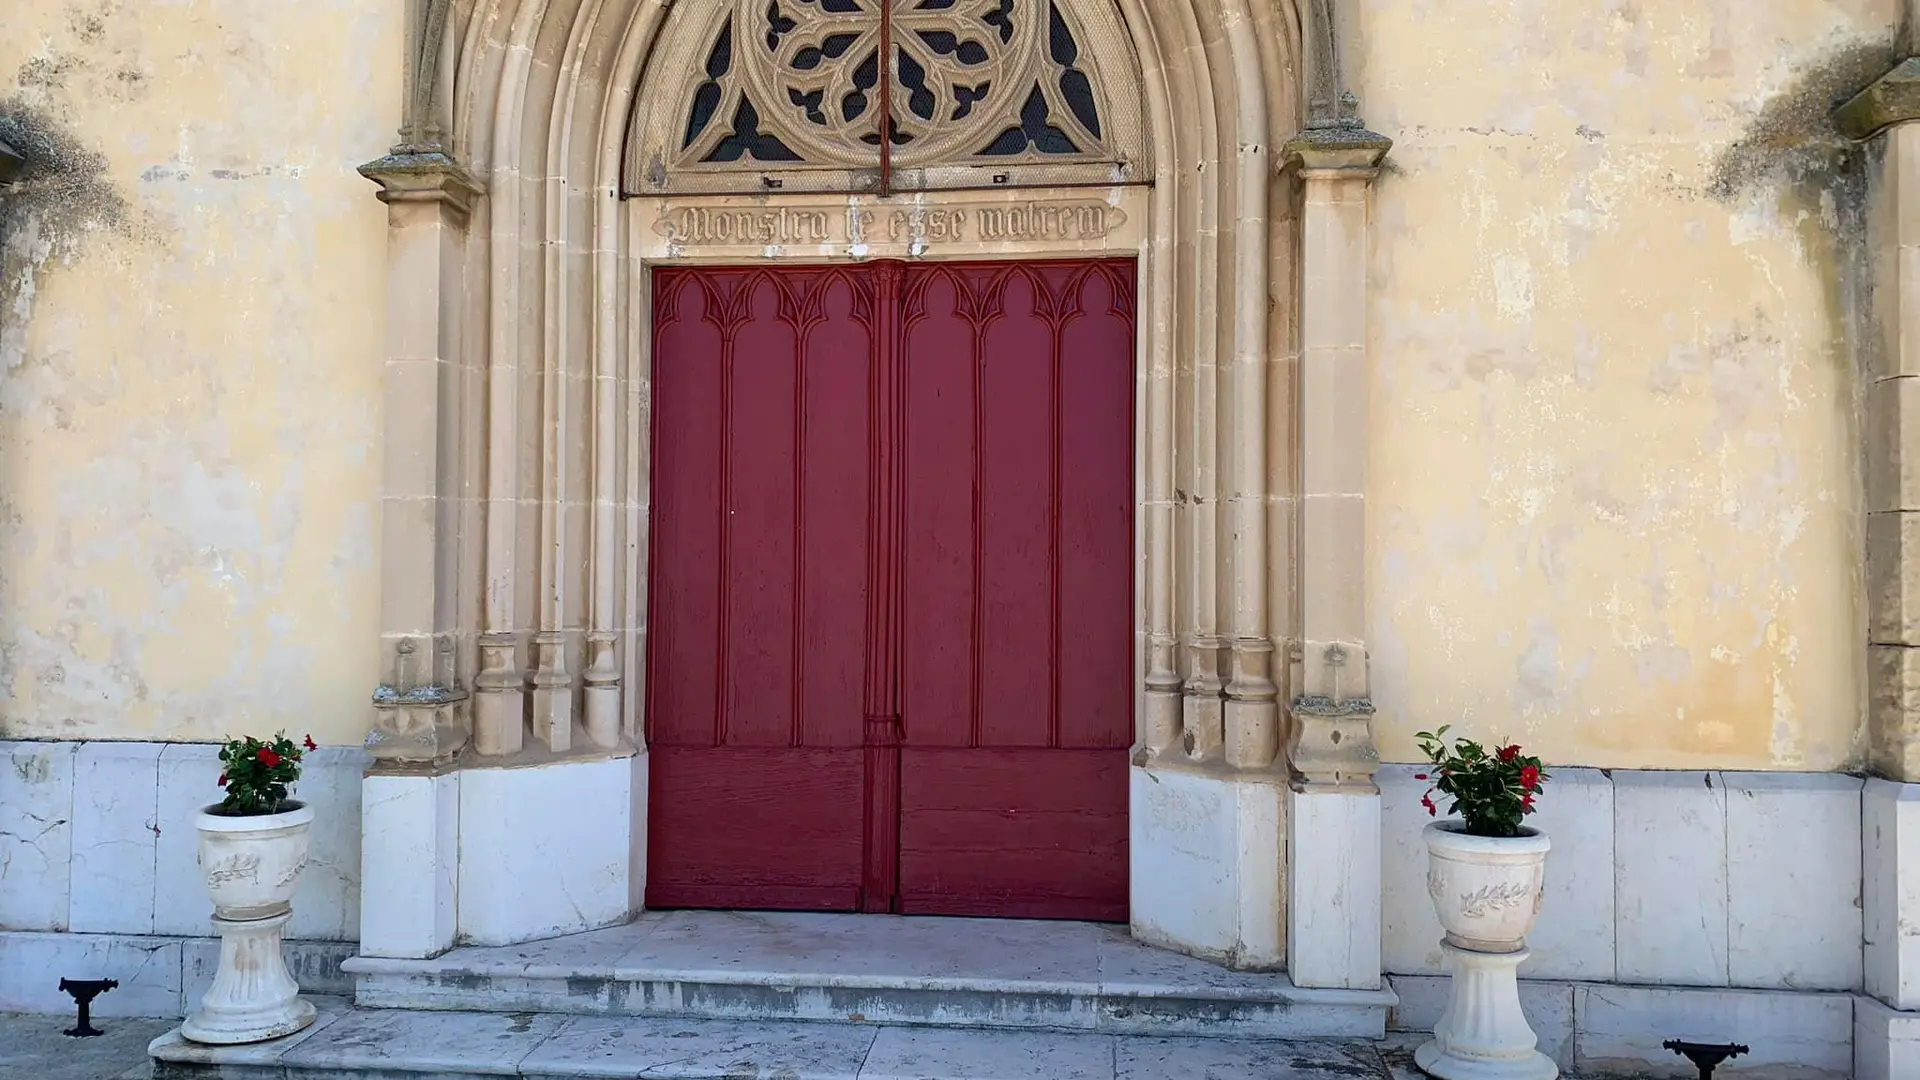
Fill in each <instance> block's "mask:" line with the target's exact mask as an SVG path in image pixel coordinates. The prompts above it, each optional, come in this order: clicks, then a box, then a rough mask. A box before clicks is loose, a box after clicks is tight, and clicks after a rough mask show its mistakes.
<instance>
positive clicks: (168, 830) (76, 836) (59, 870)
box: [0, 742, 367, 941]
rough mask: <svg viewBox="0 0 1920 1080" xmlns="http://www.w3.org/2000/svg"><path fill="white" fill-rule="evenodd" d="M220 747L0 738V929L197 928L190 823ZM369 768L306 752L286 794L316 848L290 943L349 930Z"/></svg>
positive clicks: (213, 789) (355, 908) (347, 758)
mask: <svg viewBox="0 0 1920 1080" xmlns="http://www.w3.org/2000/svg"><path fill="white" fill-rule="evenodd" d="M218 754H219V748H218V747H216V746H213V745H211V744H204V743H200V744H195V743H132V742H96V743H77V742H0V769H4V770H5V771H4V772H0V930H63V929H64V930H72V931H73V932H75V933H112V934H159V935H180V936H198V935H204V934H206V933H208V923H207V919H208V917H209V916H210V915H211V914H212V908H211V905H210V903H209V901H208V900H207V895H206V889H205V887H204V886H203V885H202V883H201V881H200V876H199V867H198V865H197V862H196V857H195V856H196V849H197V846H198V836H197V833H196V831H195V829H194V817H195V815H197V814H198V813H199V812H200V809H201V808H202V807H204V806H206V805H208V804H210V803H214V802H217V801H219V798H220V788H219V785H218V784H217V783H216V782H215V781H216V780H217V778H218V776H219V774H220V763H219V760H218ZM366 763H367V758H366V754H365V752H363V751H362V750H360V749H359V748H358V747H346V748H335V747H322V748H321V749H319V750H316V751H312V752H310V753H309V754H308V755H307V758H306V764H305V768H304V769H303V770H302V775H301V779H300V783H299V786H298V787H297V788H296V789H295V793H296V794H297V795H298V796H299V797H300V798H302V799H304V800H305V801H307V802H308V803H309V804H311V805H312V806H313V807H314V810H315V818H314V823H313V827H312V845H313V846H312V856H311V862H310V864H309V865H308V867H307V870H306V872H305V873H304V874H303V875H302V876H301V881H300V891H299V893H297V894H296V895H295V897H294V901H293V903H294V917H293V921H292V923H291V924H290V926H289V934H290V936H291V937H292V938H295V939H312V940H325V941H351V940H354V939H355V938H357V937H358V935H359V923H360V895H359V880H360V778H361V775H362V774H363V773H364V772H365V770H366ZM12 823H21V824H22V825H23V826H31V831H29V830H27V829H26V828H24V827H21V828H16V827H13V825H12Z"/></svg>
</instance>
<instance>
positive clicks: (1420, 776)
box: [1413, 772, 1427, 780]
mask: <svg viewBox="0 0 1920 1080" xmlns="http://www.w3.org/2000/svg"><path fill="white" fill-rule="evenodd" d="M1413 778H1414V779H1415V780H1425V779H1426V778H1427V774H1426V773H1423V772H1417V773H1414V774H1413Z"/></svg>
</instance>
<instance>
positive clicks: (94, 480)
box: [0, 0, 405, 743]
mask: <svg viewBox="0 0 1920 1080" xmlns="http://www.w3.org/2000/svg"><path fill="white" fill-rule="evenodd" d="M404 7H405V5H403V4H400V3H397V2H394V3H367V2H364V0H306V2H303V3H298V4H293V3H262V2H261V0H6V2H5V3H3V4H0V103H4V106H0V107H4V108H5V109H6V110H7V111H8V112H9V113H10V114H11V115H13V116H15V117H16V118H18V117H23V116H24V117H26V118H28V123H29V131H31V132H39V133H43V134H45V135H46V136H47V137H48V138H49V139H50V140H51V141H50V143H49V145H53V146H56V147H58V148H59V150H60V153H62V154H63V155H64V158H63V162H62V170H61V172H60V174H59V180H58V183H59V184H61V185H64V189H63V190H57V191H49V190H44V189H43V190H39V191H36V192H33V193H31V199H32V200H33V201H32V203H31V208H30V209H31V212H30V213H23V212H22V209H21V207H23V206H24V205H25V200H22V199H16V200H14V204H13V209H12V210H10V211H9V210H7V209H5V208H0V213H12V214H13V215H14V217H13V218H12V219H11V220H10V221H8V222H7V226H8V228H7V235H6V242H7V245H8V247H7V250H6V252H5V260H4V271H5V274H6V277H5V280H4V281H0V737H58V738H77V737H90V738H166V739H213V738H219V737H222V736H225V735H227V734H229V733H237V732H242V731H246V732H270V731H272V730H274V729H275V728H279V727H286V728H288V729H290V730H292V731H294V732H296V733H297V732H301V731H308V730H310V731H312V732H313V734H314V736H315V737H316V738H318V739H322V740H325V741H327V742H332V743H358V742H360V740H361V739H362V737H363V736H364V734H365V732H366V728H367V724H368V722H369V720H370V713H371V710H370V708H369V706H368V704H367V702H368V696H369V693H370V692H371V690H372V688H373V685H374V683H375V681H376V679H375V661H376V637H377V621H376V618H377V603H378V581H379V563H378V557H379V552H378V544H377V540H376V538H377V533H378V530H377V527H376V526H377V523H378V505H377V502H376V499H375V497H376V494H377V484H378V477H379V448H378V441H379V440H378V435H379V430H380V425H379V418H380V412H379V390H380V373H381V361H382V358H383V350H382V347H381V340H382V333H383V321H384V298H383V293H382V282H383V269H384V256H385V223H386V214H385V210H384V208H383V207H381V205H380V204H379V203H378V202H377V201H376V200H375V199H374V198H373V188H372V186H371V185H370V184H368V183H367V182H366V181H365V180H363V179H361V178H360V177H358V176H356V175H355V174H354V173H353V171H352V169H353V166H355V165H358V164H359V163H361V162H364V161H367V160H369V159H371V158H374V157H377V156H379V155H380V154H381V153H382V152H384V150H385V148H386V147H387V145H388V144H389V143H391V142H392V140H393V132H394V130H395V128H396V127H397V126H398V122H399V98H400V89H399V80H400V67H401V63H400V54H401V37H402V32H403V31H402V23H401V19H402V12H403V9H404ZM95 153H97V154H100V155H104V162H103V163H101V164H103V166H104V168H103V169H100V170H96V168H95V163H93V162H90V161H88V160H87V156H88V155H89V154H95Z"/></svg>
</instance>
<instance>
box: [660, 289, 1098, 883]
mask: <svg viewBox="0 0 1920 1080" xmlns="http://www.w3.org/2000/svg"><path fill="white" fill-rule="evenodd" d="M654 288H655V337H654V343H655V344H654V354H655V360H654V379H653V401H652V411H653V417H654V422H653V430H654V438H655V445H654V456H653V469H654V479H653V497H654V504H653V550H652V563H651V574H652V585H651V592H650V595H651V597H652V614H651V627H650V631H649V648H648V663H649V669H648V687H649V702H648V718H647V727H648V732H649V738H650V742H651V744H652V753H653V765H652V777H651V788H650V792H649V803H650V815H649V829H650V834H651V836H650V841H649V857H648V863H649V867H648V886H647V902H648V903H649V904H650V905H652V906H659V907H745V908H806V909H816V910H851V909H856V908H857V909H860V910H869V911H890V910H891V911H900V912H907V913H944V914H959V915H998V916H1015V917H1058V918H1082V919H1105V920H1120V919H1125V917H1126V896H1127V880H1126V873H1127V851H1126V843H1127V823H1126V806H1127V747H1128V745H1129V744H1130V742H1131V732H1132V721H1131V716H1132V692H1131V686H1132V667H1133V664H1132V655H1133V654H1132V651H1131V650H1132V631H1131V624H1132V613H1133V605H1132V589H1133V569H1132V551H1133V519H1132V507H1133V498H1134V495H1133V489H1132V485H1133V471H1132V465H1133V449H1132V434H1133V433H1132V417H1133V377H1134V376H1133V372H1134V359H1133V354H1134V344H1133V342H1134V325H1133V306H1132V305H1133V264H1132V263H1131V261H1125V260H1114V261H1098V262H1046V263H1000V264H899V263H885V262H882V263H875V264H867V265H862V266H858V267H844V268H820V267H795V268H787V267H778V268H754V269H700V270H693V269H668V270H658V271H656V272H655V274H654Z"/></svg>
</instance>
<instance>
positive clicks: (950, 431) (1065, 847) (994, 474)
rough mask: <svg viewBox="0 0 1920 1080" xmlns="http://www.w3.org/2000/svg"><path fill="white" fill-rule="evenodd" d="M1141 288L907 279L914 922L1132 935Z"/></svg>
mask: <svg viewBox="0 0 1920 1080" xmlns="http://www.w3.org/2000/svg"><path fill="white" fill-rule="evenodd" d="M1131 270H1132V267H1131V265H1130V264H1126V263H1118V264H1116V263H1012V264H953V265H915V266H910V267H909V268H908V271H907V274H906V279H905V283H904V285H903V293H904V295H905V305H904V307H905V316H904V317H905V319H906V341H907V347H906V348H905V349H904V350H903V362H904V364H905V369H906V381H907V387H908V390H907V401H908V406H907V423H906V425H905V426H906V439H907V446H908V450H907V454H906V463H907V466H906V477H905V488H906V492H907V496H906V497H907V501H908V505H909V507H910V508H913V507H918V508H921V509H920V512H917V513H916V512H913V511H912V510H910V512H909V513H908V515H907V521H906V529H905V532H906V537H905V549H904V566H903V568H902V576H903V580H904V581H905V583H906V587H905V593H906V597H907V599H906V610H907V633H906V634H905V635H904V636H903V640H902V649H903V654H904V655H903V671H904V672H905V685H904V686H903V687H902V691H903V694H902V710H901V726H902V731H903V741H902V750H901V756H900V790H901V795H900V802H901V814H900V886H899V888H900V902H899V910H901V911H903V912H907V913H913V914H954V915H989V914H996V915H1003V916H1020V917H1028V918H1036V917H1044V918H1076V919H1124V918H1125V917H1126V910H1127V907H1126V901H1127V879H1126V873H1127V820H1126V805H1127V748H1128V746H1129V744H1130V743H1131V741H1132V740H1131V732H1132V725H1131V723H1130V714H1131V709H1130V708H1129V703H1130V700H1131V692H1130V687H1131V685H1132V662H1131V657H1132V653H1131V651H1130V650H1131V631H1130V626H1131V623H1132V594H1133V569H1132V556H1131V553H1132V547H1133V527H1132V520H1133V519H1132V515H1133V495H1132V475H1133V468H1132V465H1133V460H1132V416H1133V390H1132V388H1133V372H1134V363H1133V332H1132V326H1133V324H1132V303H1131V302H1132V276H1131ZM968 360H970V361H971V364H970V366H971V376H972V378H971V383H972V385H971V387H970V388H969V387H968V386H967V381H968V380H965V379H962V378H960V376H959V374H958V371H959V370H960V369H961V367H962V365H963V363H964V362H966V361H968ZM968 389H971V393H968V392H967V390H968ZM969 407H970V409H971V414H972V415H971V418H970V419H971V424H970V426H963V425H962V423H961V418H960V416H958V415H956V414H959V413H962V412H963V411H965V410H967V409H968V408H969ZM930 414H931V415H930ZM968 503H970V505H966V504H968ZM963 506H964V512H963ZM936 508H937V510H936ZM1095 534H1097V535H1095ZM969 543H970V544H971V545H972V547H971V550H968V549H967V548H966V547H965V545H967V544H969ZM929 598H931V600H930V599H929ZM935 604H937V606H934V605H935ZM1083 604H1084V605H1086V610H1075V609H1078V608H1081V606H1082V605H1083ZM930 607H931V608H932V610H928V608H930ZM1069 611H1073V614H1072V616H1069V615H1068V612H1069ZM1069 618H1071V620H1072V621H1071V622H1069ZM1101 619H1104V620H1105V621H1101V622H1096V620H1101ZM1069 632H1071V633H1072V634H1074V635H1075V639H1074V640H1071V641H1070V640H1068V637H1067V635H1068V633H1069ZM963 633H964V634H966V635H967V637H966V640H965V641H964V645H963V643H962V634H963ZM1076 667H1077V668H1078V670H1074V669H1075V668H1076ZM923 680H924V681H923ZM963 703H964V704H965V708H964V709H963V708H962V704H963Z"/></svg>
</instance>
